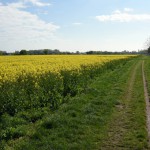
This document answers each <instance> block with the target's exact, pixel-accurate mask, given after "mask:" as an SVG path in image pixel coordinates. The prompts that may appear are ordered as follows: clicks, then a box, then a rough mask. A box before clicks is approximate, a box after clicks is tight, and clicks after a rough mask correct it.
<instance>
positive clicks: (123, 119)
mask: <svg viewBox="0 0 150 150" xmlns="http://www.w3.org/2000/svg"><path fill="white" fill-rule="evenodd" d="M141 66H142V61H141V60H139V61H138V63H135V64H134V65H133V66H132V69H131V73H130V77H129V80H128V82H127V88H126V90H125V93H124V94H123V96H122V97H121V99H122V100H121V101H122V102H121V103H120V104H119V105H117V106H116V112H117V113H115V115H114V117H113V120H112V121H110V129H109V130H108V137H107V139H106V140H105V141H104V142H103V145H102V146H101V148H100V149H101V150H129V149H132V148H130V147H128V146H127V145H125V144H124V142H123V141H124V136H125V134H126V133H127V132H128V130H129V129H130V127H129V125H128V123H129V122H130V119H129V118H130V112H131V108H130V107H131V106H130V105H131V104H130V103H131V101H132V97H133V92H134V91H133V87H134V84H135V78H136V74H137V70H138V69H139V68H141ZM143 80H144V79H143ZM146 94H147V92H146ZM148 107H149V106H148ZM147 109H148V108H147ZM149 110H150V109H149ZM147 113H148V114H150V111H148V112H147ZM148 124H149V125H150V116H149V120H148ZM149 135H150V128H149Z"/></svg>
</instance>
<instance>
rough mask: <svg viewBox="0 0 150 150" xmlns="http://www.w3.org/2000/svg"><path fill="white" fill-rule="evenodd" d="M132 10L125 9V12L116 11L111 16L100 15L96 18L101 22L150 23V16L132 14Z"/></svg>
mask: <svg viewBox="0 0 150 150" xmlns="http://www.w3.org/2000/svg"><path fill="white" fill-rule="evenodd" d="M131 11H133V9H131V8H124V11H120V10H116V11H114V12H113V13H112V14H110V15H100V16H96V17H95V18H96V19H97V20H99V21H101V22H106V21H118V22H131V21H147V20H148V21H150V14H132V13H130V12H131Z"/></svg>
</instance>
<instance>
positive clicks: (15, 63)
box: [0, 55, 133, 82]
mask: <svg viewBox="0 0 150 150" xmlns="http://www.w3.org/2000/svg"><path fill="white" fill-rule="evenodd" d="M128 57H133V56H131V55H111V56H108V55H104V56H102V55H47V56H44V55H40V56H35V55H33V56H0V82H5V81H15V80H16V78H17V77H18V76H25V75H26V74H32V75H35V77H36V75H39V74H40V75H41V74H44V73H47V72H56V73H59V72H60V70H74V69H76V70H80V67H81V65H85V66H87V65H94V64H97V63H98V64H103V63H105V62H108V61H112V60H116V59H124V58H128Z"/></svg>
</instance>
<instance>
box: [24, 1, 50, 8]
mask: <svg viewBox="0 0 150 150" xmlns="http://www.w3.org/2000/svg"><path fill="white" fill-rule="evenodd" d="M24 2H30V3H32V4H33V5H35V6H39V7H43V6H50V5H51V4H50V3H43V2H41V1H40V0H24Z"/></svg>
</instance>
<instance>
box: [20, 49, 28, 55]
mask: <svg viewBox="0 0 150 150" xmlns="http://www.w3.org/2000/svg"><path fill="white" fill-rule="evenodd" d="M19 54H20V55H27V51H26V50H24V49H23V50H21V51H20V53H19Z"/></svg>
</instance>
